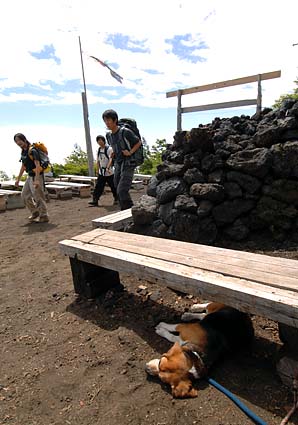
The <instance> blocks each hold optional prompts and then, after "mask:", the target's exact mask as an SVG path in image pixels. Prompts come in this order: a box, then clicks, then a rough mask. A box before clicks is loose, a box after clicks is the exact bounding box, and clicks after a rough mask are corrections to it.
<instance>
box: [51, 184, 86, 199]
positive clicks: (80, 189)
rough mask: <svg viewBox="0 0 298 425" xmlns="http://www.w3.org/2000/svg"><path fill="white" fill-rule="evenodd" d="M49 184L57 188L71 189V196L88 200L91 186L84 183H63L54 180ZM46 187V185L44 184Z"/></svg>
mask: <svg viewBox="0 0 298 425" xmlns="http://www.w3.org/2000/svg"><path fill="white" fill-rule="evenodd" d="M50 184H55V185H57V186H64V187H66V186H67V187H71V190H72V195H73V196H79V197H80V198H88V197H90V196H91V185H90V184H86V183H75V182H65V181H60V180H54V181H53V182H51V183H50ZM46 186H47V183H46Z"/></svg>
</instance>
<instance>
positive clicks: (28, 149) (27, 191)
mask: <svg viewBox="0 0 298 425" xmlns="http://www.w3.org/2000/svg"><path fill="white" fill-rule="evenodd" d="M14 141H15V143H16V144H17V145H18V146H19V147H20V148H21V149H22V153H21V159H20V162H21V163H22V165H21V168H20V172H19V176H18V178H17V180H16V182H15V186H16V187H18V186H19V182H20V180H21V177H22V175H23V174H24V172H25V171H26V173H28V177H27V179H26V182H25V184H24V187H23V189H22V198H23V200H24V204H25V206H26V207H27V208H28V209H29V210H30V212H31V215H30V216H29V217H28V220H29V222H30V223H33V222H37V223H47V222H48V221H49V216H48V211H47V205H46V198H45V192H44V179H43V168H42V167H41V159H40V153H39V151H38V149H37V148H35V147H34V144H33V145H31V143H30V142H28V140H27V139H26V137H25V136H24V134H22V133H17V134H15V135H14Z"/></svg>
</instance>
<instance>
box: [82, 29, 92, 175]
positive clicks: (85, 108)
mask: <svg viewBox="0 0 298 425" xmlns="http://www.w3.org/2000/svg"><path fill="white" fill-rule="evenodd" d="M79 45H80V56H81V66H82V76H83V84H84V92H82V93H81V94H82V105H83V116H84V127H85V139H86V148H87V157H88V169H89V176H94V158H93V152H92V143H91V137H90V125H89V113H88V102H87V90H86V81H85V72H84V63H83V55H82V46H81V38H80V36H79Z"/></svg>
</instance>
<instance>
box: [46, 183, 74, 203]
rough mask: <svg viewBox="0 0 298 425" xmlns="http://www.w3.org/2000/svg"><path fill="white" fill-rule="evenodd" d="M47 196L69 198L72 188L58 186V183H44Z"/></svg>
mask: <svg viewBox="0 0 298 425" xmlns="http://www.w3.org/2000/svg"><path fill="white" fill-rule="evenodd" d="M46 188H47V191H48V193H49V197H50V198H53V199H71V198H72V188H71V187H69V186H60V185H58V184H53V183H49V184H47V185H46Z"/></svg>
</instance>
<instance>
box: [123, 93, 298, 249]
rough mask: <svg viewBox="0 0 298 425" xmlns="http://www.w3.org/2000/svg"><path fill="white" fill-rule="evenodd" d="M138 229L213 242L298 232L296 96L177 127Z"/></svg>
mask: <svg viewBox="0 0 298 425" xmlns="http://www.w3.org/2000/svg"><path fill="white" fill-rule="evenodd" d="M132 214H133V219H134V225H133V229H131V231H137V232H141V233H145V234H148V235H152V236H160V237H164V238H172V239H178V240H183V241H188V242H197V243H206V244H212V243H214V242H215V241H216V240H217V239H218V238H224V239H231V240H236V241H241V240H244V239H246V238H249V237H251V236H252V235H253V233H254V232H257V233H260V232H267V234H268V231H269V232H270V234H271V236H272V237H273V238H275V239H278V240H283V239H285V238H287V236H288V235H289V233H290V234H291V236H293V235H295V234H297V233H298V101H297V102H294V101H292V100H291V101H290V100H288V101H285V102H284V103H283V104H282V106H281V108H280V109H278V110H271V109H264V110H263V111H262V112H260V113H258V114H255V115H254V116H252V117H249V116H243V115H242V116H240V117H239V116H235V117H233V118H226V119H220V118H215V119H214V120H213V122H212V123H211V124H207V125H200V126H199V127H198V128H193V129H192V130H191V131H189V132H188V131H180V132H176V134H175V136H174V143H173V144H172V145H168V148H167V150H166V151H165V153H164V154H163V163H162V164H161V165H160V166H159V167H158V172H157V174H156V175H155V176H153V177H152V178H151V180H150V182H149V185H148V190H147V195H144V196H143V197H142V198H141V199H140V201H139V202H138V204H137V205H135V206H134V207H133V208H132Z"/></svg>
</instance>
